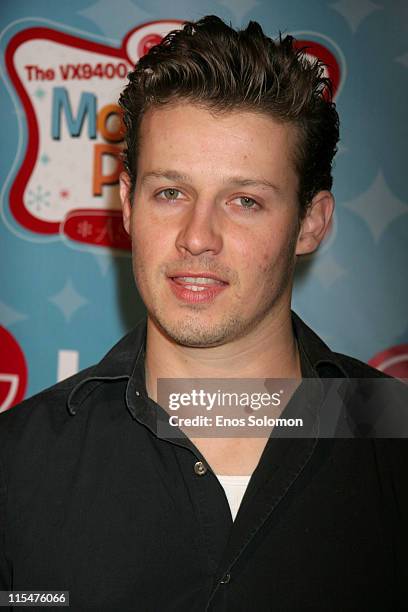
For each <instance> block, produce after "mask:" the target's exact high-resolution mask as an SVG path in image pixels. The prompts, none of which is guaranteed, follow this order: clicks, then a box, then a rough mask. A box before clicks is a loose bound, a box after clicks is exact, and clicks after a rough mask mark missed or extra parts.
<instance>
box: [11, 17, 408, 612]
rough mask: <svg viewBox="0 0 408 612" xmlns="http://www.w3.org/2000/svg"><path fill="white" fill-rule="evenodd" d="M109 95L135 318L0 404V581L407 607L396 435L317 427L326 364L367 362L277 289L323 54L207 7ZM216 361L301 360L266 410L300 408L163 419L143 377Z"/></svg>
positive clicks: (251, 603)
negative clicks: (272, 418) (296, 430)
mask: <svg viewBox="0 0 408 612" xmlns="http://www.w3.org/2000/svg"><path fill="white" fill-rule="evenodd" d="M120 103H121V105H122V107H123V110H124V120H125V124H126V127H127V135H126V144H127V148H126V152H125V167H126V172H124V173H123V174H122V176H121V183H120V191H121V199H122V205H123V219H124V225H125V228H126V230H127V231H128V233H129V234H130V236H131V239H132V247H133V268H134V275H135V279H136V283H137V287H138V289H139V292H140V294H141V297H142V299H143V301H144V303H145V305H146V308H147V320H146V321H145V320H143V321H141V322H140V324H139V325H138V326H137V328H136V329H135V330H134V331H133V332H131V333H130V334H129V335H127V336H126V337H125V338H124V339H122V340H121V341H120V342H119V343H118V344H117V345H116V346H115V347H114V348H113V349H112V350H111V351H110V352H109V353H108V355H107V356H106V357H105V358H104V359H103V360H102V361H101V362H100V363H99V364H98V365H96V366H94V367H91V368H88V369H87V370H85V371H83V372H81V373H79V374H78V375H76V376H74V377H72V378H70V379H68V380H66V381H64V382H62V383H60V384H58V385H56V386H55V387H53V388H51V389H49V390H47V391H44V392H43V393H41V394H39V395H38V396H36V397H35V398H31V399H30V400H28V401H26V402H24V403H23V404H22V405H20V406H18V407H16V408H14V409H13V410H11V411H10V412H9V413H6V414H3V415H1V417H0V444H1V446H0V449H1V461H2V463H1V465H2V476H1V480H0V492H1V493H0V530H1V531H0V534H1V540H0V542H1V544H2V549H1V556H0V559H1V560H0V585H1V587H2V588H3V589H4V590H7V589H8V590H11V589H14V590H33V589H37V590H40V589H41V590H53V591H55V590H65V591H69V592H70V606H71V608H72V609H73V610H87V609H90V608H94V609H98V610H118V611H126V610H141V611H143V612H150V611H155V612H156V611H159V610H160V611H162V610H163V611H167V610H169V611H170V610H172V611H188V612H191V611H202V612H204V611H205V610H214V611H215V610H217V611H218V610H228V611H229V610H231V611H234V612H235V611H241V610H242V611H249V610H253V609H254V610H259V611H263V610H279V611H292V610H293V611H295V610H296V611H297V610H313V611H314V612H316V611H322V612H323V611H324V612H327V611H328V610H330V611H331V612H332V611H335V610H338V611H340V610H341V611H344V610H358V611H359V612H362V611H363V610H367V611H368V610H370V612H372V611H373V610H403V609H406V606H407V599H405V597H406V591H404V589H405V586H404V579H405V577H406V561H405V555H406V551H405V550H404V547H405V545H406V544H407V539H406V526H405V525H404V523H406V520H405V521H404V520H402V519H403V512H404V506H403V504H406V497H407V496H406V487H405V486H404V485H403V479H404V469H405V468H406V467H407V464H406V452H405V445H404V444H403V443H402V442H401V441H398V440H394V441H386V440H379V439H374V438H372V437H368V438H367V439H364V440H352V439H347V438H349V437H350V436H344V437H343V438H335V437H331V438H329V437H326V438H325V439H322V438H321V437H320V436H319V431H318V430H317V429H316V424H318V423H319V410H320V408H321V405H322V404H323V402H324V398H325V397H326V396H325V393H326V391H327V389H326V387H325V383H324V381H325V380H326V379H342V380H343V381H347V380H348V379H360V378H362V379H363V378H368V379H371V378H377V379H380V378H381V374H380V373H379V372H377V371H375V370H373V369H371V368H369V367H368V366H367V365H365V364H363V363H361V362H359V361H357V360H355V359H353V358H351V357H347V356H344V355H340V354H337V353H333V352H332V351H330V349H329V348H328V347H327V346H326V345H325V344H324V343H323V342H322V341H321V340H320V339H319V338H318V337H317V336H316V335H315V334H314V332H312V330H310V329H309V328H308V327H307V326H306V325H305V324H304V323H303V322H302V321H301V319H300V318H299V317H297V315H295V314H294V313H292V312H291V307H290V306H291V292H292V283H293V273H294V268H295V263H296V259H297V257H298V256H300V255H303V254H306V253H311V252H313V251H314V250H315V249H316V248H317V247H318V246H319V244H320V243H321V241H322V239H323V237H324V235H325V232H326V230H327V227H328V225H329V223H330V219H331V216H332V213H333V207H334V201H333V196H332V194H331V192H330V189H331V186H332V177H331V163H332V159H333V156H334V153H335V150H336V143H337V141H338V117H337V113H336V110H335V107H334V104H333V103H332V102H331V100H330V83H329V82H328V80H327V79H326V78H324V76H323V67H322V66H321V65H320V64H319V63H318V62H316V63H314V64H313V65H312V64H310V63H309V62H308V61H307V60H306V59H305V56H304V54H302V53H299V52H296V51H295V50H294V48H293V41H292V38H291V37H290V36H287V37H286V38H283V39H280V40H279V41H278V42H273V41H271V40H270V39H269V38H267V37H265V35H264V34H263V32H262V30H261V28H260V26H259V25H258V24H256V23H254V22H251V23H250V24H249V25H248V27H247V29H246V30H243V31H241V32H236V31H234V30H233V29H231V28H230V27H228V26H227V25H225V24H224V23H223V22H222V21H221V20H220V19H218V18H217V17H213V16H212V17H206V18H203V19H202V20H200V21H198V22H196V23H187V24H185V25H184V27H183V29H182V30H180V31H177V32H173V33H170V34H169V35H168V36H167V37H166V38H165V39H164V40H163V41H162V43H161V44H160V45H158V46H156V47H153V48H152V49H151V50H150V52H149V53H148V54H147V55H146V56H145V57H143V58H142V59H141V60H140V61H139V63H138V65H137V66H136V68H135V70H134V71H133V72H132V73H131V74H130V77H129V84H128V85H127V87H126V89H125V91H124V92H123V94H122V96H121V100H120ZM226 378H233V379H236V380H242V379H248V380H252V379H264V380H266V379H267V380H270V379H271V380H274V379H279V380H282V379H291V380H292V381H296V382H297V384H298V385H300V383H301V382H302V379H304V380H305V381H306V380H307V379H310V380H312V382H313V383H314V384H313V385H312V391H311V394H309V393H305V394H302V393H300V394H299V393H298V391H299V389H301V388H302V389H303V382H302V384H301V385H300V386H298V388H297V390H296V391H294V390H293V391H294V392H293V394H292V397H291V399H290V400H289V401H288V402H287V403H286V405H285V408H284V411H283V412H284V413H285V414H295V413H296V414H301V415H302V416H304V417H307V416H308V415H309V417H310V419H309V421H308V423H309V425H310V429H309V430H308V431H307V432H306V433H304V435H302V436H300V437H296V436H295V435H293V436H291V435H289V436H288V435H283V436H282V437H281V436H279V435H278V434H277V433H276V430H275V429H272V428H271V430H270V431H269V434H268V435H263V436H262V435H258V436H257V435H254V436H251V437H248V436H240V437H239V436H238V435H236V436H235V435H232V436H223V437H221V436H205V435H196V436H190V437H189V436H187V435H185V434H183V432H182V431H181V429H180V428H177V427H176V428H174V435H173V436H171V435H164V434H163V431H161V430H160V427H159V425H160V423H161V424H163V418H164V415H167V412H166V410H165V409H166V407H165V406H163V405H159V402H158V392H159V383H158V381H159V379H215V380H218V379H219V380H221V379H226ZM299 398H300V399H299ZM283 412H282V411H281V414H283ZM159 417H160V418H159ZM160 419H161V421H160ZM164 420H165V419H164ZM234 477H236V478H235V482H236V481H237V480H238V481H239V480H241V487H240V486H239V482H238V495H237V497H236V498H235V501H234V496H233V494H232V493H231V490H230V485H231V479H232V483H234ZM237 477H238V478H237ZM245 477H246V479H245ZM228 479H230V480H228ZM248 482H249V484H248V486H247V488H246V489H245V485H246V484H247V483H248ZM242 483H243V484H242ZM223 486H225V491H224V488H223ZM241 500H242V501H241ZM234 504H235V505H234ZM230 506H231V507H230ZM238 507H239V510H238V513H237V514H236V511H237V508H238ZM405 507H406V506H405ZM235 514H236V516H235ZM233 518H234V519H235V520H233Z"/></svg>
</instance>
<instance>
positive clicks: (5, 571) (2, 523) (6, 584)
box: [0, 459, 11, 591]
mask: <svg viewBox="0 0 408 612" xmlns="http://www.w3.org/2000/svg"><path fill="white" fill-rule="evenodd" d="M6 502H7V487H6V480H5V474H4V470H3V465H2V462H1V459H0V591H8V590H11V573H10V568H9V564H8V562H7V558H6V550H5V548H6V546H5V539H6Z"/></svg>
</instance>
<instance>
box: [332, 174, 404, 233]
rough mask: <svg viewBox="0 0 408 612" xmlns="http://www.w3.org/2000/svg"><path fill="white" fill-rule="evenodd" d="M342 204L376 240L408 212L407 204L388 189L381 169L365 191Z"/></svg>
mask: <svg viewBox="0 0 408 612" xmlns="http://www.w3.org/2000/svg"><path fill="white" fill-rule="evenodd" d="M343 206H345V207H346V208H348V209H350V210H351V211H352V212H354V213H355V214H356V215H358V216H359V217H361V218H362V219H363V220H364V221H365V222H366V223H367V225H368V227H369V228H370V230H371V233H372V235H373V238H374V240H375V241H376V242H378V240H379V239H380V236H381V234H382V233H383V232H384V231H385V230H386V228H387V227H388V225H389V224H390V223H391V222H392V221H394V220H395V219H397V218H398V217H400V216H401V215H403V214H406V213H407V212H408V206H407V204H404V202H402V201H401V200H399V199H398V198H397V197H395V196H394V194H393V193H392V191H390V189H389V187H388V185H387V183H386V182H385V179H384V176H383V174H382V172H381V171H380V172H379V173H378V174H377V176H376V178H375V180H374V182H373V183H372V184H371V186H370V187H369V188H368V189H367V191H365V192H364V193H363V194H361V195H360V196H359V197H357V198H355V199H354V200H351V202H346V203H345V204H343Z"/></svg>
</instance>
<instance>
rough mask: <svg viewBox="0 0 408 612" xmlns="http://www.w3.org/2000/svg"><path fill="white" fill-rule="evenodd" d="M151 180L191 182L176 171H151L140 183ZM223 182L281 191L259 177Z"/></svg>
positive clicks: (184, 175) (240, 177)
mask: <svg viewBox="0 0 408 612" xmlns="http://www.w3.org/2000/svg"><path fill="white" fill-rule="evenodd" d="M151 178H165V179H168V180H169V181H183V182H192V178H191V176H190V175H188V174H183V173H181V172H177V170H152V171H151V172H145V174H144V175H143V176H142V183H145V182H147V181H148V180H149V179H151ZM223 182H224V183H226V184H227V185H238V186H240V187H266V188H267V189H273V190H274V191H276V192H277V193H280V191H281V190H280V188H279V187H278V186H277V185H275V184H274V183H271V182H270V181H267V180H266V179H264V178H261V177H259V178H258V177H257V178H247V177H244V176H230V177H229V178H227V179H225V180H224V181H223Z"/></svg>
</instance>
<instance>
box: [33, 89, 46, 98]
mask: <svg viewBox="0 0 408 612" xmlns="http://www.w3.org/2000/svg"><path fill="white" fill-rule="evenodd" d="M46 93H47V92H46V91H45V90H44V89H42V87H38V88H37V89H36V90H35V92H34V95H35V97H36V98H38V99H39V100H42V99H43V97H44V96H45V95H46Z"/></svg>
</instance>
